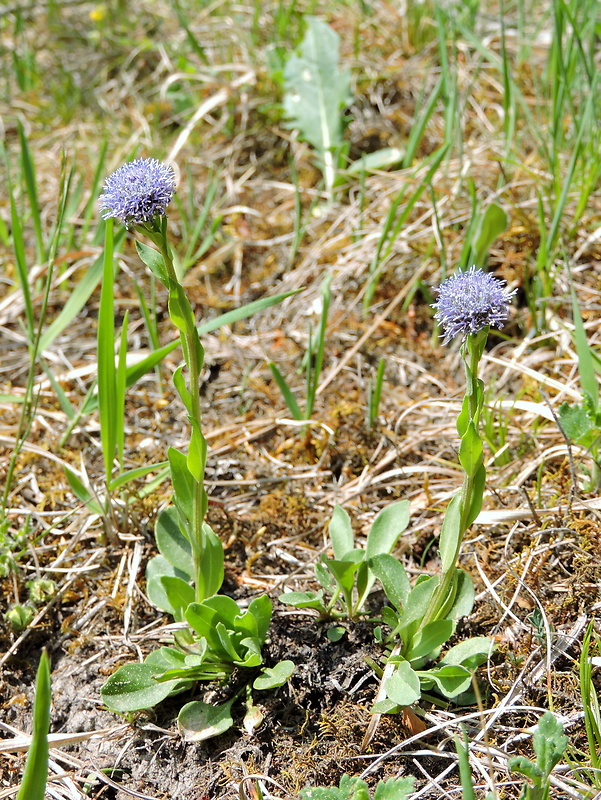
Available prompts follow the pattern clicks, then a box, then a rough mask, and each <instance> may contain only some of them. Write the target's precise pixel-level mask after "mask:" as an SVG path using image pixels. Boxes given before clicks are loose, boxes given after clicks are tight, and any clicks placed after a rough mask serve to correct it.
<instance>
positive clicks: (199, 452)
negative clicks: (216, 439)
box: [186, 416, 207, 483]
mask: <svg viewBox="0 0 601 800" xmlns="http://www.w3.org/2000/svg"><path fill="white" fill-rule="evenodd" d="M188 422H189V423H190V427H191V428H192V435H191V437H190V444H189V445H188V457H187V461H186V463H187V465H188V470H189V471H190V474H191V475H192V477H193V478H194V480H195V481H198V483H201V482H202V480H203V476H204V470H205V464H206V461H207V442H206V440H205V437H204V436H203V433H202V431H201V429H200V423H199V422H198V420H196V419H194V418H193V417H191V416H188Z"/></svg>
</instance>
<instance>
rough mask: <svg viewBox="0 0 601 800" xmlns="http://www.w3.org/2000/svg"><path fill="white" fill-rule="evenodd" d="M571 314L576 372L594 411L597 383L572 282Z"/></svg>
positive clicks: (597, 405) (597, 393) (596, 405)
mask: <svg viewBox="0 0 601 800" xmlns="http://www.w3.org/2000/svg"><path fill="white" fill-rule="evenodd" d="M571 289H572V315H573V317H574V342H575V343H576V354H577V356H578V374H579V377H580V386H581V387H582V393H583V394H584V395H586V396H587V397H589V398H590V400H591V403H592V404H593V408H594V410H595V413H596V412H597V410H598V408H599V384H598V383H597V376H596V375H595V367H594V364H593V357H592V355H591V348H590V347H589V344H588V340H587V338H586V331H585V330H584V323H583V322H582V315H581V313H580V306H579V305H578V298H577V297H576V292H575V291H574V285H573V284H572V287H571Z"/></svg>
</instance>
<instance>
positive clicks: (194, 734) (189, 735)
mask: <svg viewBox="0 0 601 800" xmlns="http://www.w3.org/2000/svg"><path fill="white" fill-rule="evenodd" d="M235 699H236V698H235V697H232V699H231V700H228V701H227V703H222V704H221V705H218V706H212V705H209V704H208V703H203V702H201V701H200V700H194V701H193V702H192V703H186V705H185V706H184V707H183V708H182V710H181V711H180V712H179V715H178V717H177V727H178V728H179V731H180V733H181V735H182V738H183V739H184V741H186V742H204V741H205V740H206V739H212V738H213V737H214V736H220V735H221V734H222V733H225V731H227V730H229V729H230V728H231V727H232V725H233V724H234V720H233V719H232V714H231V710H232V705H233V703H234V700H235Z"/></svg>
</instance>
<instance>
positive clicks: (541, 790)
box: [509, 711, 568, 800]
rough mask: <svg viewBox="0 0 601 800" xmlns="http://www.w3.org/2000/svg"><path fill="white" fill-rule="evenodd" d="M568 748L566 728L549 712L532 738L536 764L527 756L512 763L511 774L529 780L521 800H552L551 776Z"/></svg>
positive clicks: (510, 762)
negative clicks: (550, 798)
mask: <svg viewBox="0 0 601 800" xmlns="http://www.w3.org/2000/svg"><path fill="white" fill-rule="evenodd" d="M567 744H568V737H567V736H565V735H564V733H563V726H562V724H561V723H560V722H558V720H556V719H555V716H554V715H553V714H552V713H551V712H550V711H547V713H546V714H544V716H543V717H541V719H540V721H539V723H538V725H537V726H536V731H535V732H534V736H533V737H532V745H533V747H534V753H535V756H536V758H535V760H534V761H531V760H530V759H529V758H526V757H525V756H514V757H513V758H510V759H509V770H510V772H518V773H519V774H520V775H524V777H526V778H528V781H529V782H528V783H525V784H524V786H523V788H522V792H521V794H520V800H549V797H550V791H551V781H550V777H551V773H552V771H553V768H554V767H555V766H556V765H557V764H558V763H559V761H560V760H561V757H562V756H563V754H564V752H565V749H566V747H567Z"/></svg>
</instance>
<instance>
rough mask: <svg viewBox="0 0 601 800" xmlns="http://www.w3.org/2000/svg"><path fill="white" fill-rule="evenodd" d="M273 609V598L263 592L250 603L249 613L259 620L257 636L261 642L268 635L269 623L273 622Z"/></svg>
mask: <svg viewBox="0 0 601 800" xmlns="http://www.w3.org/2000/svg"><path fill="white" fill-rule="evenodd" d="M272 611H273V606H272V604H271V600H270V599H269V597H268V596H267V595H266V594H262V595H261V596H260V597H255V598H254V600H251V601H250V603H249V604H248V612H249V614H252V616H253V617H254V618H255V620H256V622H257V636H258V637H259V639H260V640H261V642H264V641H265V637H266V636H267V629H268V628H269V623H270V622H271V613H272Z"/></svg>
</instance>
